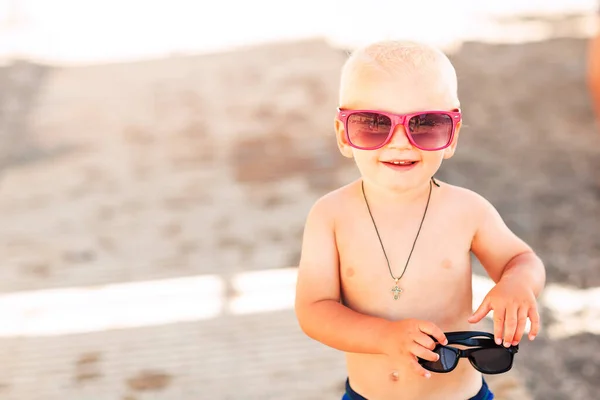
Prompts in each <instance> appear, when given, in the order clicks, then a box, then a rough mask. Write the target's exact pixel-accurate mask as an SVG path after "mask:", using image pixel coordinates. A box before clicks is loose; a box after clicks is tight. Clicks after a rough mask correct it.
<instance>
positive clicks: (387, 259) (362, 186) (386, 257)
mask: <svg viewBox="0 0 600 400" xmlns="http://www.w3.org/2000/svg"><path fill="white" fill-rule="evenodd" d="M431 179H432V180H431V181H429V195H428V196H427V204H425V211H424V212H423V217H422V218H421V223H420V224H419V230H418V231H417V235H416V236H415V240H414V242H413V244H412V248H411V249H410V253H409V254H408V258H407V259H406V264H405V265H404V269H403V270H402V274H401V275H400V276H399V277H398V278H396V277H394V274H393V272H392V267H391V266H390V260H389V258H388V256H387V253H386V252H385V248H384V246H383V241H382V240H381V235H380V234H379V230H378V229H377V224H375V219H374V218H373V214H372V213H371V208H370V207H369V202H368V201H367V195H366V194H365V183H364V181H361V190H362V194H363V198H364V199H365V204H366V205H367V211H369V216H370V217H371V221H372V222H373V227H374V228H375V233H376V234H377V238H378V239H379V244H380V245H381V250H382V251H383V256H384V257H385V261H386V262H387V266H388V270H389V271H390V275H391V276H392V279H394V280H395V281H396V283H397V282H398V281H399V280H400V279H402V277H403V276H404V273H405V272H406V268H407V267H408V263H409V262H410V258H411V256H412V254H413V251H414V250H415V245H416V244H417V239H418V238H419V234H420V233H421V228H422V227H423V222H424V221H425V216H426V215H427V209H428V208H429V201H430V200H431V192H432V189H433V184H432V182H435V181H434V180H433V178H431ZM435 184H436V186H438V187H439V184H438V183H437V182H435Z"/></svg>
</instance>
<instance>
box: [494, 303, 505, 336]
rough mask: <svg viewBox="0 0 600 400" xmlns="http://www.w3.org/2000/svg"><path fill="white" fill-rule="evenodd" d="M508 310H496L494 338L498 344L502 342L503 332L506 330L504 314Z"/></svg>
mask: <svg viewBox="0 0 600 400" xmlns="http://www.w3.org/2000/svg"><path fill="white" fill-rule="evenodd" d="M505 312H506V310H505V309H504V308H499V309H496V310H494V340H495V342H496V344H501V343H502V333H503V332H504V314H505Z"/></svg>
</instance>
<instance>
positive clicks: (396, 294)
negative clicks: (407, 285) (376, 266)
mask: <svg viewBox="0 0 600 400" xmlns="http://www.w3.org/2000/svg"><path fill="white" fill-rule="evenodd" d="M395 281H396V285H395V286H394V287H393V288H392V292H393V293H394V300H398V297H399V296H400V293H402V289H400V288H399V287H398V279H396V280H395Z"/></svg>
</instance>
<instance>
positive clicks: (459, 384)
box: [296, 41, 545, 400]
mask: <svg viewBox="0 0 600 400" xmlns="http://www.w3.org/2000/svg"><path fill="white" fill-rule="evenodd" d="M461 123H462V116H461V111H460V103H459V99H458V93H457V78H456V73H455V70H454V68H453V66H452V64H451V63H450V61H449V60H448V58H447V57H446V56H445V55H444V53H443V52H441V51H440V50H438V49H435V48H433V47H431V46H428V45H425V44H420V43H415V42H398V41H384V42H378V43H374V44H371V45H369V46H366V47H364V48H361V49H359V50H357V51H356V52H354V53H353V54H352V56H351V57H349V59H348V60H347V62H346V64H345V65H344V67H343V70H342V74H341V85H340V92H339V110H338V113H337V116H336V118H335V132H336V137H337V144H338V147H339V149H340V152H341V153H342V155H343V156H345V157H348V158H353V159H354V161H355V162H356V165H357V167H358V170H359V171H360V175H361V178H360V179H358V180H356V181H354V182H351V183H349V184H348V185H346V186H343V187H341V188H339V189H337V190H335V191H333V192H331V193H328V194H326V195H325V196H323V197H322V198H320V199H319V200H318V201H317V202H316V203H315V204H314V206H313V207H312V209H311V210H310V213H309V215H308V218H307V221H306V226H305V230H304V238H303V243H302V255H301V261H300V266H299V269H298V282H297V288H296V315H297V318H298V321H299V323H300V326H301V328H302V330H303V331H304V332H305V333H306V334H307V335H308V336H309V337H311V338H313V339H315V340H317V341H319V342H321V343H323V344H325V345H327V346H330V347H333V348H335V349H338V350H341V351H343V352H345V354H346V365H347V373H348V380H347V382H346V394H345V395H344V398H345V399H365V398H366V399H371V400H396V399H402V400H410V399H428V400H436V399H440V400H454V399H456V400H465V399H491V398H493V395H492V394H491V393H490V391H489V389H488V387H487V385H486V383H485V380H484V379H483V377H482V375H481V373H480V372H478V371H477V370H476V369H475V368H473V366H471V364H470V363H469V362H468V361H467V360H465V359H462V362H459V363H458V366H457V367H456V368H455V369H454V370H453V371H451V372H449V373H436V372H433V373H432V372H430V371H429V370H427V369H425V368H423V366H422V365H421V364H420V363H419V362H418V359H417V357H418V358H420V359H422V360H429V361H432V362H434V361H437V360H438V358H439V356H438V354H436V353H434V352H433V351H432V350H433V349H434V348H435V342H439V343H441V344H446V335H445V334H444V332H450V331H469V330H473V329H474V327H473V326H472V325H471V324H475V323H477V322H478V321H480V320H481V319H483V318H484V317H485V316H486V315H487V314H488V313H489V312H490V311H493V316H494V318H493V320H494V333H493V335H494V338H495V340H496V343H498V344H501V345H503V346H506V347H510V346H513V345H517V344H518V343H519V342H520V341H521V338H522V336H523V334H524V331H525V325H526V321H527V318H529V320H530V322H531V329H530V331H529V339H530V340H533V339H534V338H535V336H536V335H537V333H538V331H539V314H538V311H537V301H536V298H537V297H538V296H539V294H540V292H541V290H542V289H543V286H544V284H545V269H544V265H543V263H542V262H541V260H540V259H539V258H538V257H537V256H536V254H535V253H534V252H533V251H532V249H531V248H530V247H529V246H528V245H527V244H526V243H524V242H523V241H522V240H521V239H520V238H518V237H517V236H516V235H515V234H514V233H513V232H511V231H510V230H509V229H508V227H507V226H506V225H505V223H504V222H503V220H502V218H501V217H500V215H499V214H498V212H497V211H496V210H495V208H494V207H493V206H492V205H491V204H490V203H489V202H488V201H487V200H485V199H484V198H483V197H481V196H480V195H478V194H476V193H474V192H472V191H470V190H467V189H464V188H460V187H456V186H453V185H450V184H447V183H443V182H439V181H436V180H435V179H434V178H433V176H434V174H435V173H436V171H437V170H438V169H439V168H440V166H441V164H442V161H443V160H444V159H448V158H450V157H452V155H453V154H454V151H455V150H456V146H457V142H458V137H459V132H460V127H461ZM471 252H473V254H474V255H475V256H477V258H478V259H479V260H480V261H481V263H482V265H483V266H484V268H485V270H486V271H487V273H488V275H489V276H490V278H491V279H492V280H493V281H494V282H495V286H494V287H493V289H492V290H491V291H490V292H489V293H488V294H487V296H486V297H485V299H484V300H483V302H482V304H481V305H480V307H479V308H478V309H477V310H476V311H475V312H474V313H473V309H472V288H471V274H472V272H471V263H470V253H471Z"/></svg>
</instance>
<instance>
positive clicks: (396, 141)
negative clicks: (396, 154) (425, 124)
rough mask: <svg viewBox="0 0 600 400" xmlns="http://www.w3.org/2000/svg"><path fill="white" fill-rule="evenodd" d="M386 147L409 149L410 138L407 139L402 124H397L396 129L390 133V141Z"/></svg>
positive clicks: (410, 145)
mask: <svg viewBox="0 0 600 400" xmlns="http://www.w3.org/2000/svg"><path fill="white" fill-rule="evenodd" d="M388 147H391V148H396V149H411V148H412V144H411V143H410V140H408V135H407V133H406V130H405V129H404V126H403V125H397V126H396V129H394V132H393V133H392V137H391V139H390V142H389V143H388Z"/></svg>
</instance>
